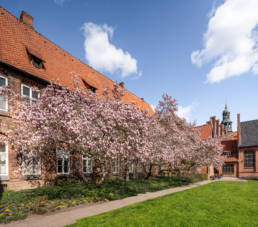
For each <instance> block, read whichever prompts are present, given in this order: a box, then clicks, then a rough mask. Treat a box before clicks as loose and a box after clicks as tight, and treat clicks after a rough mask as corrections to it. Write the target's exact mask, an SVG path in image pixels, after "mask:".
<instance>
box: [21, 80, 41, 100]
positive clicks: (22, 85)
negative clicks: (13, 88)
mask: <svg viewBox="0 0 258 227" xmlns="http://www.w3.org/2000/svg"><path fill="white" fill-rule="evenodd" d="M23 87H27V88H29V90H30V95H29V96H27V95H24V94H23ZM21 97H22V98H28V99H29V102H30V103H31V102H33V101H37V99H35V98H33V97H32V88H31V87H30V86H28V85H26V84H21ZM38 98H39V93H38Z"/></svg>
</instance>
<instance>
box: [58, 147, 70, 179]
mask: <svg viewBox="0 0 258 227" xmlns="http://www.w3.org/2000/svg"><path fill="white" fill-rule="evenodd" d="M59 159H62V172H61V173H60V172H58V160H59ZM66 159H68V172H67V173H66V172H64V162H65V160H66ZM56 173H57V175H69V174H70V152H69V151H67V150H64V149H57V150H56Z"/></svg>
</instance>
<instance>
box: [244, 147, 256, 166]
mask: <svg viewBox="0 0 258 227" xmlns="http://www.w3.org/2000/svg"><path fill="white" fill-rule="evenodd" d="M244 167H245V168H254V167H255V153H254V151H245V153H244Z"/></svg>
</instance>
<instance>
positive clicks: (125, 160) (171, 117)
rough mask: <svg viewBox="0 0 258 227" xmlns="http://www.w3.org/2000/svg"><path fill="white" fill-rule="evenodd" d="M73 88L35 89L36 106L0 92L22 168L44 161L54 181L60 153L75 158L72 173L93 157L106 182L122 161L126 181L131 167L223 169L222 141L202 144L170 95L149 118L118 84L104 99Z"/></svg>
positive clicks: (5, 90) (9, 92)
mask: <svg viewBox="0 0 258 227" xmlns="http://www.w3.org/2000/svg"><path fill="white" fill-rule="evenodd" d="M74 87H75V89H74V90H73V91H71V90H69V89H66V88H63V87H61V86H58V85H54V84H51V85H49V86H48V87H46V88H44V89H42V90H35V92H38V93H39V94H40V95H39V98H38V100H37V101H36V102H31V101H28V100H27V102H26V100H23V99H22V98H21V97H19V96H18V95H16V94H15V93H14V92H13V91H12V90H10V89H8V88H3V89H1V90H0V94H1V95H5V96H8V100H9V103H12V105H10V107H11V109H10V114H11V115H12V117H13V119H14V125H15V127H13V128H12V129H10V130H9V131H8V132H7V135H6V136H5V137H7V138H3V136H2V139H3V140H6V139H8V141H9V143H10V144H11V146H12V149H13V150H14V151H15V152H16V154H17V160H18V164H19V166H20V167H21V168H20V169H26V168H28V169H30V168H31V166H32V165H33V162H34V160H35V159H37V160H38V159H40V160H41V163H42V169H43V171H45V173H48V174H46V176H48V177H49V179H52V178H51V177H53V176H55V174H54V173H55V172H56V161H55V160H56V158H57V151H62V152H64V153H65V152H69V153H70V155H72V156H73V157H74V158H75V161H74V162H73V166H72V167H73V169H74V171H75V170H76V168H77V169H80V170H81V166H80V164H79V163H80V161H78V160H79V159H80V157H81V155H85V156H88V157H90V158H92V160H94V163H95V165H94V169H93V174H92V176H93V177H94V176H95V178H102V180H103V179H104V177H105V174H104V173H105V172H110V171H111V166H112V165H111V163H112V162H116V161H118V160H119V162H120V170H121V172H122V173H123V175H124V177H125V178H127V179H128V177H129V169H130V168H131V166H132V164H134V165H133V166H139V165H140V166H142V167H148V168H143V169H144V170H145V171H146V175H147V177H149V176H150V175H151V172H152V171H151V170H152V167H153V166H157V165H158V166H167V167H168V169H169V170H170V171H173V170H175V169H188V170H189V171H190V170H191V169H192V168H193V167H196V166H202V165H214V166H221V164H222V162H221V159H220V152H221V148H220V147H219V145H218V142H217V141H214V140H207V141H203V140H200V138H199V134H198V131H196V130H194V129H193V128H192V125H189V124H187V123H186V121H185V120H184V119H181V118H179V117H178V116H177V115H176V113H175V112H176V110H177V104H176V101H175V100H174V99H172V98H171V97H170V96H168V95H166V94H165V95H163V100H162V101H160V103H159V105H158V107H157V108H156V110H155V114H154V115H153V116H151V115H150V114H148V113H147V112H145V111H141V110H140V109H139V108H138V107H137V106H136V105H135V104H133V103H132V104H126V103H124V102H123V101H122V97H123V89H122V88H121V87H120V86H119V85H118V84H114V88H113V89H112V90H111V91H109V89H105V90H104V91H103V95H102V96H101V97H98V96H96V94H94V93H92V92H91V91H89V90H85V89H82V88H80V86H79V83H77V82H76V81H75V83H74ZM76 158H77V159H76ZM76 160H77V161H78V162H76ZM104 168H105V171H103V169H104ZM71 169H72V168H71ZM52 173H53V174H52Z"/></svg>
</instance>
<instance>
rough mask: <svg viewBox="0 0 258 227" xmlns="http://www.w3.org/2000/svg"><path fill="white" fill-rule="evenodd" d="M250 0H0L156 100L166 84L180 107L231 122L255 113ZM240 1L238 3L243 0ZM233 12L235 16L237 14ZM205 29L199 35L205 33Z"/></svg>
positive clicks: (257, 67)
mask: <svg viewBox="0 0 258 227" xmlns="http://www.w3.org/2000/svg"><path fill="white" fill-rule="evenodd" d="M257 2H258V1H257V0H227V1H223V0H217V1H216V0H191V1H189V0H162V1H158V0H141V1H139V0H130V1H121V0H44V1H35V0H2V1H1V3H0V5H1V6H2V7H4V8H6V9H7V10H8V11H9V12H11V13H12V14H14V15H15V16H16V17H19V15H20V12H21V10H25V11H26V12H28V13H29V14H30V15H32V16H33V17H34V27H35V29H36V30H37V31H38V32H40V33H41V34H43V35H44V36H46V37H47V38H49V39H50V40H51V41H53V42H54V43H56V44H58V45H59V46H60V47H62V48H63V49H65V50H67V51H68V52H69V53H71V54H72V55H73V56H75V57H77V58H79V59H81V60H82V61H84V62H85V63H87V64H89V65H91V66H93V67H94V68H95V69H97V70H98V71H100V72H102V73H103V74H104V75H106V76H108V77H109V78H111V79H112V80H114V81H118V82H120V81H124V82H125V86H126V88H127V89H128V90H130V91H132V92H133V93H135V94H136V95H138V96H139V97H144V99H145V100H146V101H147V102H148V103H149V104H151V105H153V106H155V105H156V104H157V103H158V100H159V99H160V98H161V95H162V93H164V92H166V93H168V94H170V95H171V96H172V97H174V98H176V99H177V100H178V104H179V105H180V114H181V115H183V116H185V117H186V118H188V119H189V121H194V120H196V121H197V124H198V125H199V124H203V123H205V122H206V121H207V120H209V117H210V116H212V115H216V116H217V117H218V118H220V119H221V113H222V110H223V108H224V104H225V101H226V102H227V104H228V107H229V110H230V111H231V118H232V120H233V122H234V125H233V128H234V129H236V114H237V113H240V114H241V120H242V121H244V120H252V119H257V118H258V101H257V100H258V89H257V88H258V76H257V75H256V74H257V73H258V64H257V62H258V61H257V59H258V57H257V56H258V51H257V46H258V45H257V44H258V42H257V40H258V38H257V37H258V36H257V32H256V28H257V24H258V18H257V16H256V14H257V13H256V12H257V11H258V4H257ZM243 4H244V5H243ZM236 18H239V20H238V19H236ZM205 34H206V35H205Z"/></svg>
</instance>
